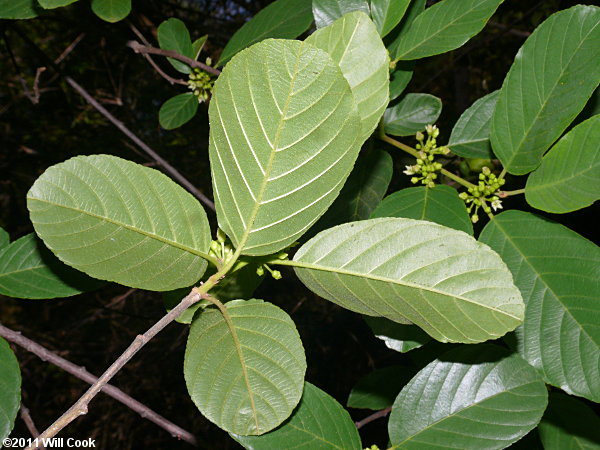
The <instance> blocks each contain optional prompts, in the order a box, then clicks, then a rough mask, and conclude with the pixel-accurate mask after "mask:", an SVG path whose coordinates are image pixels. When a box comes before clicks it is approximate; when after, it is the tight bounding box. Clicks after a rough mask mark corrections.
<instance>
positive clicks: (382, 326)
mask: <svg viewBox="0 0 600 450" xmlns="http://www.w3.org/2000/svg"><path fill="white" fill-rule="evenodd" d="M364 318H365V321H366V322H367V324H368V325H369V327H371V330H372V331H373V334H374V335H375V337H376V338H377V339H381V340H382V341H383V342H384V343H385V346H386V347H387V348H389V349H391V350H394V351H397V352H400V353H406V352H409V351H411V350H414V349H415V348H419V347H422V346H423V345H425V344H426V343H427V342H429V341H430V340H431V337H429V335H428V334H427V333H425V332H424V331H423V330H421V329H420V328H419V327H418V326H416V325H412V324H403V323H396V322H392V321H391V320H388V319H386V318H384V317H369V316H364Z"/></svg>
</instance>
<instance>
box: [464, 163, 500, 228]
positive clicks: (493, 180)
mask: <svg viewBox="0 0 600 450" xmlns="http://www.w3.org/2000/svg"><path fill="white" fill-rule="evenodd" d="M504 182H505V180H504V179H503V178H497V177H496V175H494V174H493V173H492V171H491V170H490V169H489V167H483V169H481V173H480V174H479V182H478V183H477V185H476V186H473V187H470V188H469V190H468V193H467V192H461V193H460V194H459V197H460V198H462V199H463V200H464V201H465V203H466V204H467V211H468V212H469V214H471V211H473V209H474V211H473V214H471V221H472V222H473V223H477V221H478V220H479V216H478V215H477V211H478V210H479V208H481V209H483V212H484V213H486V214H491V213H492V209H493V210H494V211H496V210H498V209H502V201H501V200H500V197H499V191H500V187H502V186H503V185H504ZM488 203H489V205H488Z"/></svg>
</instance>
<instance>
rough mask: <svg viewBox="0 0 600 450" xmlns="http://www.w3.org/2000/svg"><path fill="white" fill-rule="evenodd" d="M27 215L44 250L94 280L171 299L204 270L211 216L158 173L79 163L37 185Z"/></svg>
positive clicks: (106, 162) (89, 159)
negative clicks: (168, 294)
mask: <svg viewBox="0 0 600 450" xmlns="http://www.w3.org/2000/svg"><path fill="white" fill-rule="evenodd" d="M27 207H28V208H29V212H30V217H31V221H32V222H33V226H34V228H35V231H36V233H37V234H38V236H40V237H41V238H42V240H43V241H44V243H45V244H46V246H47V247H48V248H49V249H50V250H52V251H53V252H54V254H55V255H56V256H58V257H59V259H61V260H62V261H63V262H65V263H66V264H68V265H70V266H72V267H75V268H76V269H78V270H81V271H82V272H85V273H87V274H88V275H91V276H92V277H94V278H99V279H102V280H108V281H114V282H116V283H121V284H124V285H126V286H130V287H137V288H141V289H148V290H153V291H169V290H173V289H176V288H178V287H185V286H190V285H192V284H194V283H195V282H196V281H198V280H199V279H200V277H201V276H202V274H203V273H204V270H205V269H206V265H207V262H206V259H208V258H209V257H208V254H207V253H208V250H209V246H210V229H209V226H208V219H207V217H206V213H205V212H204V210H203V209H202V206H201V205H200V204H199V203H198V202H197V201H196V200H195V199H194V198H193V197H192V196H191V195H190V194H188V193H187V192H186V191H185V190H183V188H182V187H180V186H179V185H177V184H175V183H174V182H173V181H171V180H170V179H169V178H168V177H166V176H165V175H163V174H162V173H160V172H158V171H157V170H154V169H150V168H148V167H144V166H141V165H139V164H135V163H132V162H130V161H126V160H124V159H121V158H117V157H115V156H109V155H93V156H77V157H75V158H71V159H69V160H68V161H66V162H63V163H60V164H57V165H55V166H52V167H50V168H49V169H47V170H46V171H45V172H44V173H43V174H42V176H40V177H39V178H38V179H37V181H36V182H35V183H34V185H33V186H32V188H31V189H30V190H29V192H28V194H27Z"/></svg>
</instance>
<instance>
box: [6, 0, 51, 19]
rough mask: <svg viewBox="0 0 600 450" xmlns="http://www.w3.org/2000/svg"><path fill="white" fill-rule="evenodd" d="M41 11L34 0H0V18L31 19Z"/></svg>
mask: <svg viewBox="0 0 600 450" xmlns="http://www.w3.org/2000/svg"><path fill="white" fill-rule="evenodd" d="M41 11H43V10H42V9H41V8H39V6H38V3H37V1H36V0H0V19H31V18H33V17H36V16H37V15H38V14H39V13H40V12H41Z"/></svg>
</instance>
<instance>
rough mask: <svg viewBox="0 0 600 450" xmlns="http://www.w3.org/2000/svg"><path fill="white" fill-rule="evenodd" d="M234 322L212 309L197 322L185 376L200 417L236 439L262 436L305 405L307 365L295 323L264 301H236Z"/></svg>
mask: <svg viewBox="0 0 600 450" xmlns="http://www.w3.org/2000/svg"><path fill="white" fill-rule="evenodd" d="M225 311H226V313H227V315H228V317H224V316H223V315H222V314H221V312H220V311H219V310H217V309H206V310H205V311H203V312H202V314H200V315H199V316H198V317H197V318H196V319H195V320H194V321H193V322H192V326H191V327H190V335H189V338H188V342H187V347H186V350H185V360H184V367H183V371H184V375H185V381H186V384H187V386H188V391H189V393H190V396H191V397H192V400H193V401H194V403H195V404H196V406H197V407H198V409H200V412H201V413H202V414H203V415H204V416H205V417H206V418H207V419H209V420H210V421H211V422H213V423H215V424H216V425H218V426H219V427H220V428H222V429H224V430H226V431H229V432H231V433H236V434H242V435H260V434H263V433H266V432H267V431H270V430H272V429H273V428H275V427H276V426H278V425H279V424H280V423H282V422H283V421H284V420H285V419H287V418H288V417H289V416H290V414H291V413H292V410H293V409H294V408H295V407H296V405H297V404H298V402H299V401H300V397H301V395H302V389H303V385H304V372H305V371H306V359H305V357H304V348H303V347H302V341H301V340H300V336H299V335H298V331H296V326H295V325H294V322H293V321H292V319H291V318H290V317H289V316H288V315H287V314H286V313H285V312H283V311H282V310H281V309H279V308H278V307H277V306H275V305H273V304H271V303H265V302H263V301H262V300H256V299H252V300H248V301H245V300H234V301H231V302H229V303H227V304H226V305H225Z"/></svg>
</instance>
